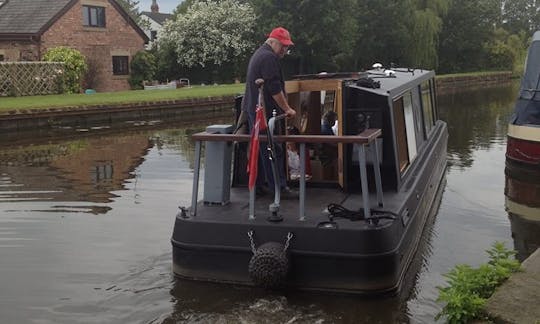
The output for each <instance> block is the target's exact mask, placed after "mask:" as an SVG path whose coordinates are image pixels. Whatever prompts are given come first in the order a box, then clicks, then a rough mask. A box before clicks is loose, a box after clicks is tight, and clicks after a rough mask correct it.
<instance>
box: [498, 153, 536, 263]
mask: <svg viewBox="0 0 540 324" xmlns="http://www.w3.org/2000/svg"><path fill="white" fill-rule="evenodd" d="M505 173H506V182H505V187H504V194H505V196H506V203H505V206H506V211H507V212H508V218H509V219H510V226H511V229H512V238H513V240H514V249H515V250H516V251H517V252H518V254H517V258H518V260H519V261H523V260H525V259H526V258H527V257H528V256H529V255H531V254H532V253H533V252H534V251H536V249H537V248H538V247H540V169H531V168H530V167H529V168H525V167H520V166H518V165H514V164H511V163H509V164H508V165H507V167H506V171H505Z"/></svg>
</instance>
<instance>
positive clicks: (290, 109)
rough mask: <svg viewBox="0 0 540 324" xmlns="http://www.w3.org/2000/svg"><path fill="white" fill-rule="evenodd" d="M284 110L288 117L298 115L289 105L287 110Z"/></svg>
mask: <svg viewBox="0 0 540 324" xmlns="http://www.w3.org/2000/svg"><path fill="white" fill-rule="evenodd" d="M284 112H285V114H286V115H287V118H288V119H291V118H294V116H296V111H295V110H294V109H292V108H291V107H288V108H287V110H285V111H284Z"/></svg>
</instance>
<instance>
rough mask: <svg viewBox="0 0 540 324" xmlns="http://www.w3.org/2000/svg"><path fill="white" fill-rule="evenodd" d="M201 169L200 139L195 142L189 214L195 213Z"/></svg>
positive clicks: (193, 214)
mask: <svg viewBox="0 0 540 324" xmlns="http://www.w3.org/2000/svg"><path fill="white" fill-rule="evenodd" d="M200 170H201V141H196V142H195V169H194V170H193V189H192V190H193V191H192V192H191V210H190V214H191V216H195V215H196V214H197V197H198V195H199V175H200Z"/></svg>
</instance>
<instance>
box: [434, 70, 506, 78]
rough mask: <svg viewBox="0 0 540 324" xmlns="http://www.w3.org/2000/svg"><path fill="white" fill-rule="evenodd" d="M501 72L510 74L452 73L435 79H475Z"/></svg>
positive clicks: (484, 72)
mask: <svg viewBox="0 0 540 324" xmlns="http://www.w3.org/2000/svg"><path fill="white" fill-rule="evenodd" d="M503 72H512V71H483V72H467V73H452V74H442V75H437V78H438V79H445V78H455V77H477V76H486V75H492V74H500V73H503Z"/></svg>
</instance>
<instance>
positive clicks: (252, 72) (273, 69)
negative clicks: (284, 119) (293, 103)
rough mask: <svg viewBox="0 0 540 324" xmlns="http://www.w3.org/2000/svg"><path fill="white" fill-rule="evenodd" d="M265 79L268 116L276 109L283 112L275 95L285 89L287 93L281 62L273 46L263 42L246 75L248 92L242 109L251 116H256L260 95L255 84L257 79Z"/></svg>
mask: <svg viewBox="0 0 540 324" xmlns="http://www.w3.org/2000/svg"><path fill="white" fill-rule="evenodd" d="M261 78H262V79H263V80H264V87H263V91H264V107H265V109H266V117H267V118H269V117H271V116H272V110H273V109H276V111H277V114H278V115H279V114H281V113H283V111H282V110H281V108H279V106H278V105H277V103H276V101H275V100H274V98H272V96H273V95H276V94H278V93H280V92H281V91H283V93H285V91H284V90H285V82H284V81H283V73H282V71H281V66H280V64H279V57H278V56H277V55H276V54H275V53H274V51H273V50H272V47H270V45H268V44H263V45H262V46H261V47H259V48H258V49H257V50H256V51H255V53H253V55H252V56H251V59H250V60H249V64H248V69H247V76H246V92H245V94H244V99H243V101H242V110H244V111H246V112H248V113H250V114H248V115H249V116H250V118H253V117H254V112H255V107H256V106H257V101H258V97H259V88H258V86H257V85H256V84H255V80H257V79H261Z"/></svg>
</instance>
